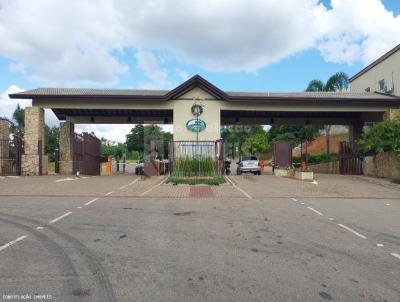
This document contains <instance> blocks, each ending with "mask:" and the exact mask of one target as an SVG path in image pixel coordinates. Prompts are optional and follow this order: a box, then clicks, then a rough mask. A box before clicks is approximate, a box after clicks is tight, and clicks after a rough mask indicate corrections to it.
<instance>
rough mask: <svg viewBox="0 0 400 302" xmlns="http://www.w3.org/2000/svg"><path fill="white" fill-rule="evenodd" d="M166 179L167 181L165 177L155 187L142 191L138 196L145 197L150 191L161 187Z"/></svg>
mask: <svg viewBox="0 0 400 302" xmlns="http://www.w3.org/2000/svg"><path fill="white" fill-rule="evenodd" d="M167 179H168V177H165V178H164V179H163V180H162V182H160V183H158V184H156V185H155V186H153V187H151V188H150V189H148V190H147V191H144V192H143V193H142V194H140V196H144V195H146V194H147V193H149V192H150V191H152V190H154V189H155V188H157V187H159V186H161V185H162V184H163V183H164V182H166V181H167Z"/></svg>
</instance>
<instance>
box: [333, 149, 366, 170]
mask: <svg viewBox="0 0 400 302" xmlns="http://www.w3.org/2000/svg"><path fill="white" fill-rule="evenodd" d="M339 171H340V174H343V175H361V174H363V158H362V157H361V156H359V155H358V152H357V145H356V144H355V143H352V142H340V143H339Z"/></svg>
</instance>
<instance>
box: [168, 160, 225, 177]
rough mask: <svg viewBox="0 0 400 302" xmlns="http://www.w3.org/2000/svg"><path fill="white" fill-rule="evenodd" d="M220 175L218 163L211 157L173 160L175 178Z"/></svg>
mask: <svg viewBox="0 0 400 302" xmlns="http://www.w3.org/2000/svg"><path fill="white" fill-rule="evenodd" d="M218 174H219V172H218V166H217V161H216V160H215V159H214V158H213V157H211V156H204V155H195V156H183V157H179V158H175V159H174V160H173V172H172V175H173V176H178V177H187V176H215V175H218Z"/></svg>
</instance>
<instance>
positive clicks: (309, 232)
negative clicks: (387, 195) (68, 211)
mask: <svg viewBox="0 0 400 302" xmlns="http://www.w3.org/2000/svg"><path fill="white" fill-rule="evenodd" d="M293 203H294V202H293V201H291V200H288V199H271V200H261V201H260V200H251V201H248V200H246V201H244V200H222V199H220V200H204V199H203V200H195V199H190V200H185V199H182V200H173V199H150V198H147V199H144V200H142V199H139V198H136V199H130V200H129V199H126V200H122V199H121V198H118V199H117V198H116V199H112V198H107V199H102V200H99V201H98V202H96V204H95V205H94V206H93V207H91V208H90V211H89V210H86V209H85V211H82V212H78V214H77V215H74V216H72V217H71V220H64V221H62V223H61V225H62V226H63V228H65V230H66V231H67V232H68V233H69V234H71V235H72V236H74V237H76V238H78V239H79V241H81V242H85V245H86V246H87V247H88V248H89V249H90V250H91V251H92V252H93V253H95V254H96V255H97V256H98V257H99V258H103V259H104V267H105V269H106V270H107V272H108V273H109V276H110V280H111V283H112V285H113V288H114V290H115V292H116V294H117V299H118V300H121V301H124V300H141V299H143V300H158V299H160V297H167V298H166V300H169V301H177V300H188V299H189V300H192V301H204V300H218V301H245V300H246V301H248V300H254V301H256V300H257V301H259V300H273V301H289V300H290V301H314V300H318V299H321V297H322V299H324V298H323V297H325V298H327V297H328V298H329V297H333V298H334V299H336V300H342V301H374V299H375V300H383V299H387V300H388V301H391V300H393V301H396V299H397V297H398V296H399V295H400V292H399V290H398V284H399V282H400V278H399V274H398V269H396V262H395V259H394V258H393V257H391V256H390V255H387V254H386V253H382V252H381V250H379V249H377V248H376V247H373V246H371V245H369V243H367V242H365V241H363V240H361V239H359V238H357V237H354V236H353V235H352V234H349V233H347V232H345V231H343V230H342V229H341V228H339V227H337V225H336V224H333V223H331V222H329V221H328V220H324V219H321V217H319V216H318V215H316V214H315V213H313V212H311V211H309V210H307V209H306V208H304V207H303V206H301V205H300V204H293ZM99 217H101V220H99Z"/></svg>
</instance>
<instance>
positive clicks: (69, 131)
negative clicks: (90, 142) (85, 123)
mask: <svg viewBox="0 0 400 302" xmlns="http://www.w3.org/2000/svg"><path fill="white" fill-rule="evenodd" d="M74 131H75V125H74V123H71V122H70V121H68V119H67V120H66V121H65V122H61V123H60V161H59V163H60V174H72V172H73V152H74Z"/></svg>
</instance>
